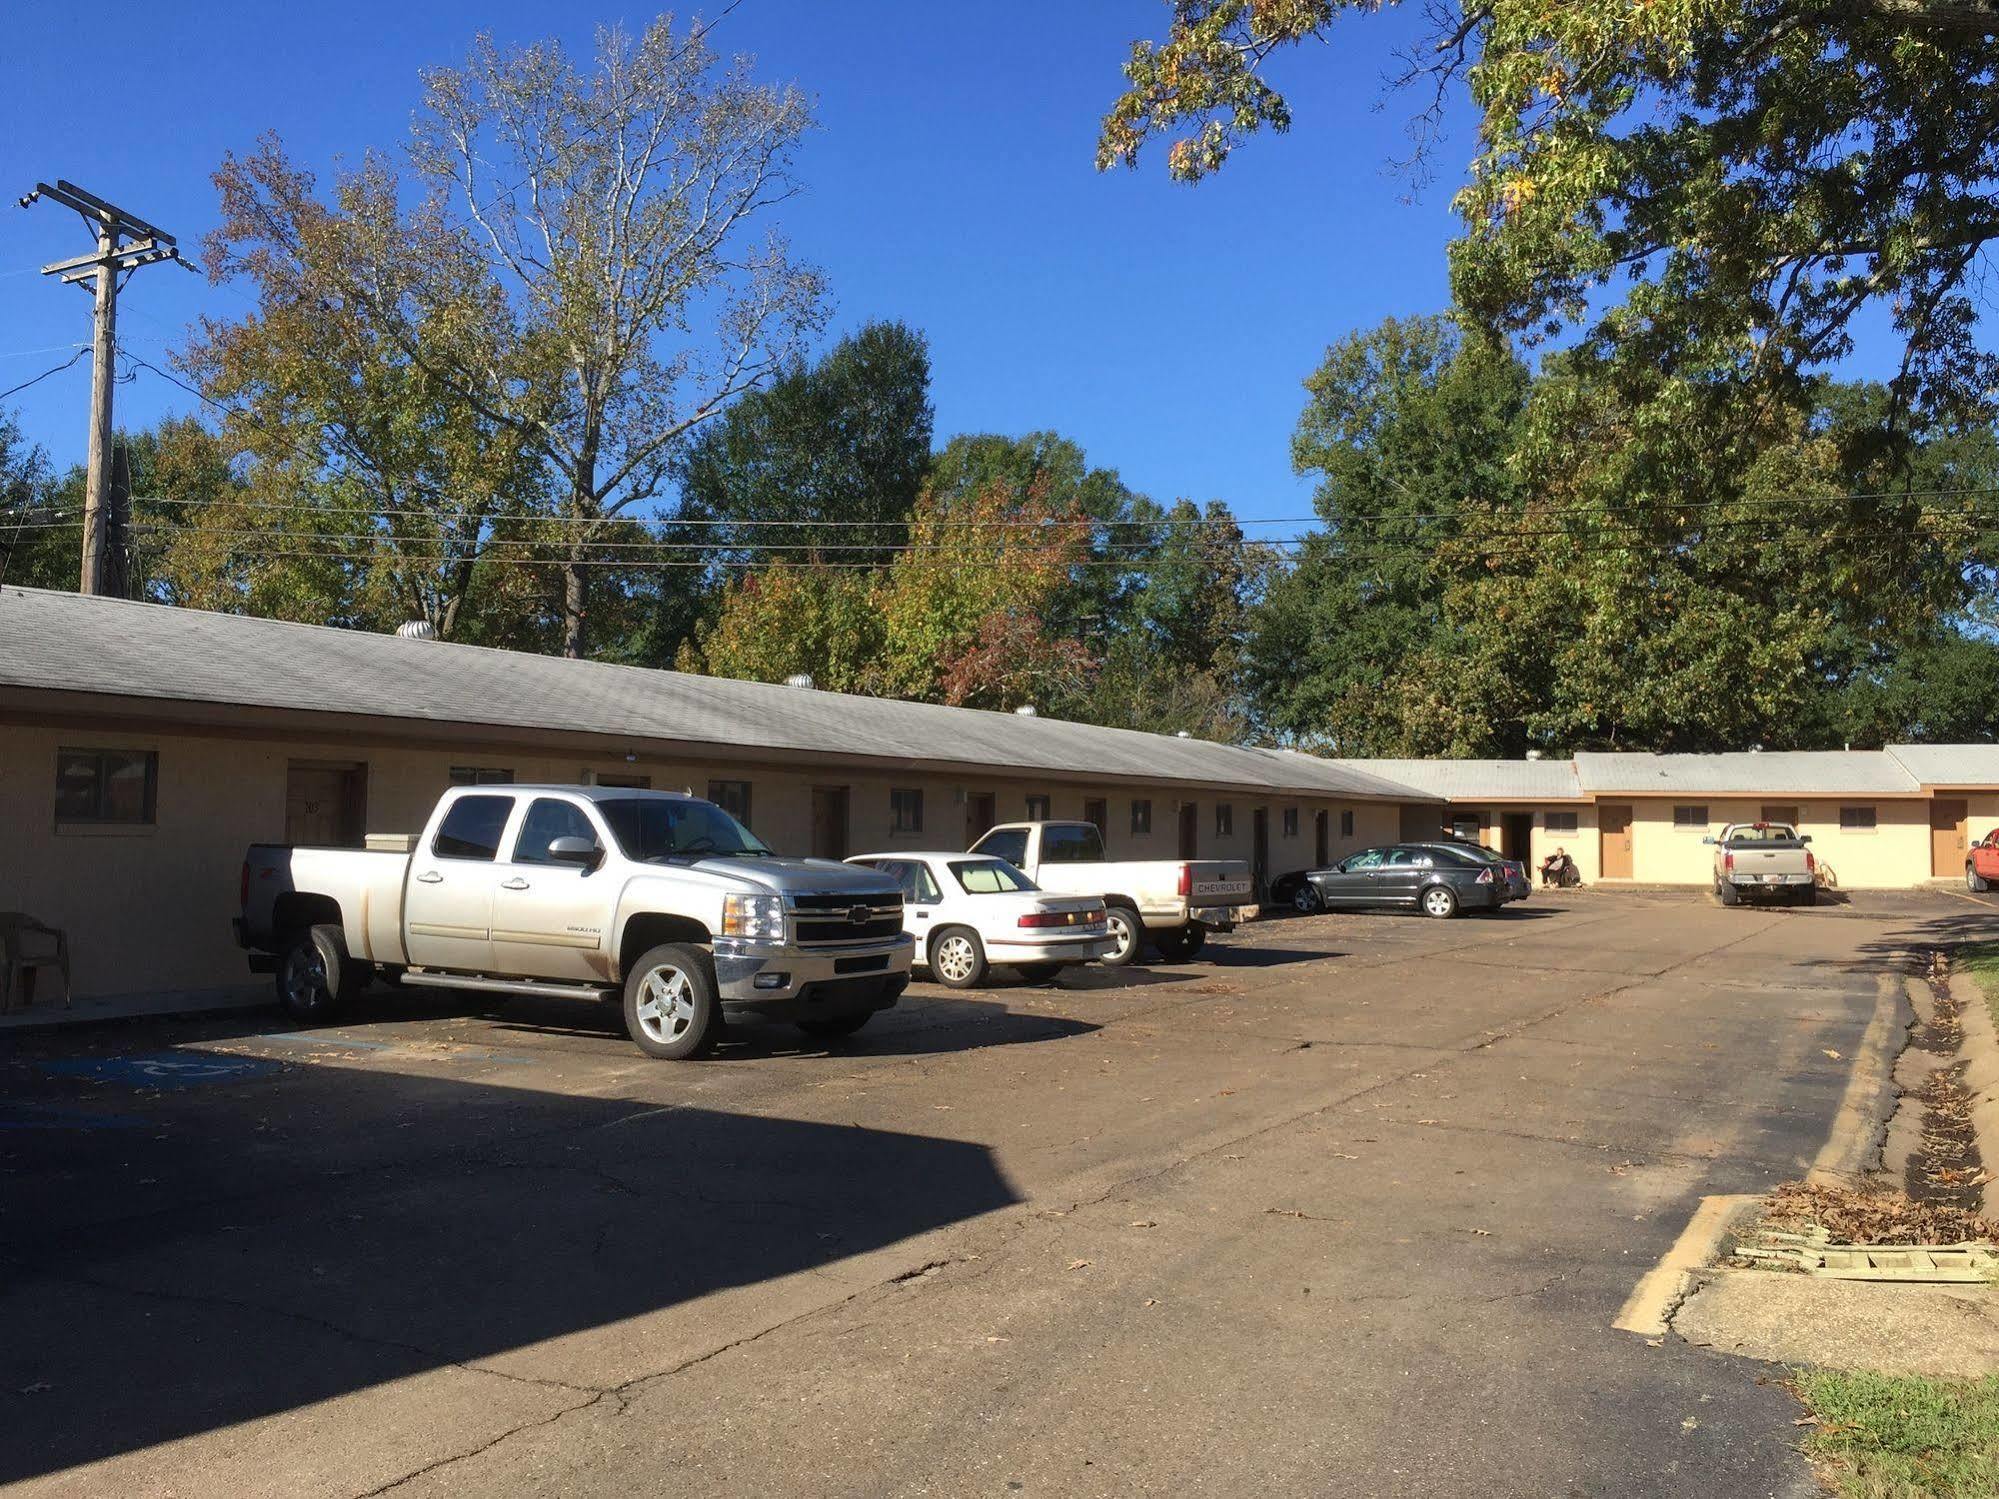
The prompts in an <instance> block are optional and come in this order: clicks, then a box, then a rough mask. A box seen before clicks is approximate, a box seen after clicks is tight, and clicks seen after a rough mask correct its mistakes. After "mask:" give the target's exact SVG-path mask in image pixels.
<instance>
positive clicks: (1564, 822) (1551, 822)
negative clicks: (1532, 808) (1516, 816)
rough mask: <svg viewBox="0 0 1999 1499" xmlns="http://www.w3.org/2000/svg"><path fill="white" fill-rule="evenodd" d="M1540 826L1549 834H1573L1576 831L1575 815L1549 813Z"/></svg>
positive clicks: (1570, 813)
mask: <svg viewBox="0 0 1999 1499" xmlns="http://www.w3.org/2000/svg"><path fill="white" fill-rule="evenodd" d="M1541 825H1542V826H1543V827H1545V828H1546V829H1547V830H1548V831H1549V832H1551V833H1573V832H1574V831H1575V830H1576V814H1575V813H1573V812H1550V813H1549V814H1548V815H1547V818H1546V820H1545V821H1544V822H1543V823H1542V824H1541Z"/></svg>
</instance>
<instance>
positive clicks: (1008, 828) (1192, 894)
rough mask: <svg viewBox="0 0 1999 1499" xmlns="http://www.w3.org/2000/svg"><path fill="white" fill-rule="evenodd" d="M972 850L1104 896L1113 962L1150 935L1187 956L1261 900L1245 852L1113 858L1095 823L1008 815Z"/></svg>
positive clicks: (1172, 954)
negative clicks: (1224, 856)
mask: <svg viewBox="0 0 1999 1499" xmlns="http://www.w3.org/2000/svg"><path fill="white" fill-rule="evenodd" d="M971 851H972V852H973V853H975V854H991V855H992V856H993V857H995V858H999V859H1004V860H1006V862H1007V863H1009V864H1011V865H1013V866H1014V867H1015V868H1016V869H1019V870H1021V871H1023V872H1024V873H1026V875H1027V876H1028V878H1030V879H1031V880H1033V881H1034V883H1035V884H1037V885H1039V886H1040V887H1041V888H1042V889H1043V890H1049V891H1054V892H1056V893H1057V894H1061V895H1094V896H1096V897H1097V898H1098V899H1100V900H1102V901H1103V903H1104V905H1105V907H1106V909H1107V910H1108V912H1109V916H1110V920H1109V927H1110V936H1111V939H1112V941H1113V942H1114V943H1115V944H1116V945H1115V946H1114V947H1113V948H1112V949H1111V951H1110V952H1108V953H1106V954H1105V955H1104V957H1103V958H1102V960H1101V961H1102V962H1103V963H1104V964H1105V965H1106V966H1107V967H1111V968H1121V967H1123V966H1124V965H1125V964H1127V963H1135V962H1137V961H1138V959H1139V956H1140V954H1141V951H1142V950H1143V948H1144V945H1145V943H1146V941H1147V940H1148V939H1149V940H1150V941H1151V943H1152V945H1153V946H1155V947H1157V948H1158V949H1159V952H1160V956H1162V957H1164V958H1165V959H1166V960H1167V961H1168V962H1170V963H1182V962H1185V961H1186V960H1187V959H1188V958H1191V957H1193V956H1194V954H1195V953H1197V952H1199V951H1200V950H1201V944H1202V943H1204V942H1206V941H1207V940H1208V933H1209V932H1211V931H1216V932H1226V931H1231V930H1233V929H1234V927H1235V924H1236V922H1237V921H1239V920H1242V919H1244V915H1245V913H1244V912H1243V910H1242V908H1243V907H1245V906H1249V905H1252V904H1253V903H1254V900H1255V897H1254V895H1253V893H1252V892H1253V889H1254V882H1253V881H1252V880H1251V879H1250V874H1249V866H1248V865H1247V864H1245V863H1243V862H1242V860H1240V859H1130V860H1117V861H1113V860H1110V859H1106V858H1105V857H1104V835H1103V833H1102V832H1101V831H1100V830H1099V829H1098V827H1097V825H1096V824H1095V823H1093V822H1005V823H1001V824H1000V825H999V826H998V827H996V828H993V829H991V830H989V831H988V832H987V833H986V834H985V836H984V837H982V838H980V839H979V841H978V842H977V843H974V844H973V845H972V848H971Z"/></svg>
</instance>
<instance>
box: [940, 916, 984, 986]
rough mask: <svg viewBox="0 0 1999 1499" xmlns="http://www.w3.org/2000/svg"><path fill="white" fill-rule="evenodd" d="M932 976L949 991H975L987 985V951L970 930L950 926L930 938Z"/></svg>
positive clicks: (965, 927)
mask: <svg viewBox="0 0 1999 1499" xmlns="http://www.w3.org/2000/svg"><path fill="white" fill-rule="evenodd" d="M930 976H931V977H932V978H934V979H936V980H937V982H938V983H940V984H942V985H943V986H944V987H945V988H947V989H974V988H977V987H978V986H979V985H980V984H981V983H983V982H984V981H985V977H986V948H985V944H984V943H983V942H981V941H979V934H978V933H977V932H975V931H973V930H972V929H971V928H970V927H968V926H947V927H945V928H944V929H943V930H942V931H940V932H935V933H933V934H932V935H931V938H930Z"/></svg>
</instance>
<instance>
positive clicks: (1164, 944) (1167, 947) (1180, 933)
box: [1152, 921, 1208, 963]
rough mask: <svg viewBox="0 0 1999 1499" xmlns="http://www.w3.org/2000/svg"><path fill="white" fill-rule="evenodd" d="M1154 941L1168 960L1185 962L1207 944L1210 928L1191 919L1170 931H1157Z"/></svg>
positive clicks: (1163, 956) (1160, 952) (1170, 961)
mask: <svg viewBox="0 0 1999 1499" xmlns="http://www.w3.org/2000/svg"><path fill="white" fill-rule="evenodd" d="M1152 941H1153V944H1154V945H1155V946H1156V947H1157V948H1158V949H1159V955H1160V956H1161V957H1162V958H1164V959H1165V960H1166V961H1167V962H1169V963H1184V962H1186V961H1187V960H1188V959H1189V958H1191V957H1193V956H1194V954H1195V953H1197V952H1199V951H1200V950H1201V949H1202V948H1203V947H1204V946H1206V944H1207V941H1208V929H1207V928H1206V927H1204V926H1202V925H1201V924H1200V923H1199V922H1198V921H1190V922H1188V923H1187V924H1186V925H1185V926H1177V927H1175V928H1173V930H1172V931H1170V932H1160V933H1157V934H1156V935H1155V936H1154V937H1153V939H1152Z"/></svg>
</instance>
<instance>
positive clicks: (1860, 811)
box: [1839, 807, 1874, 833]
mask: <svg viewBox="0 0 1999 1499" xmlns="http://www.w3.org/2000/svg"><path fill="white" fill-rule="evenodd" d="M1839 825H1840V827H1841V828H1843V829H1845V830H1846V831H1847V832H1852V833H1871V832H1873V831H1874V809H1873V808H1872V807H1841V808H1840V809H1839Z"/></svg>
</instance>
